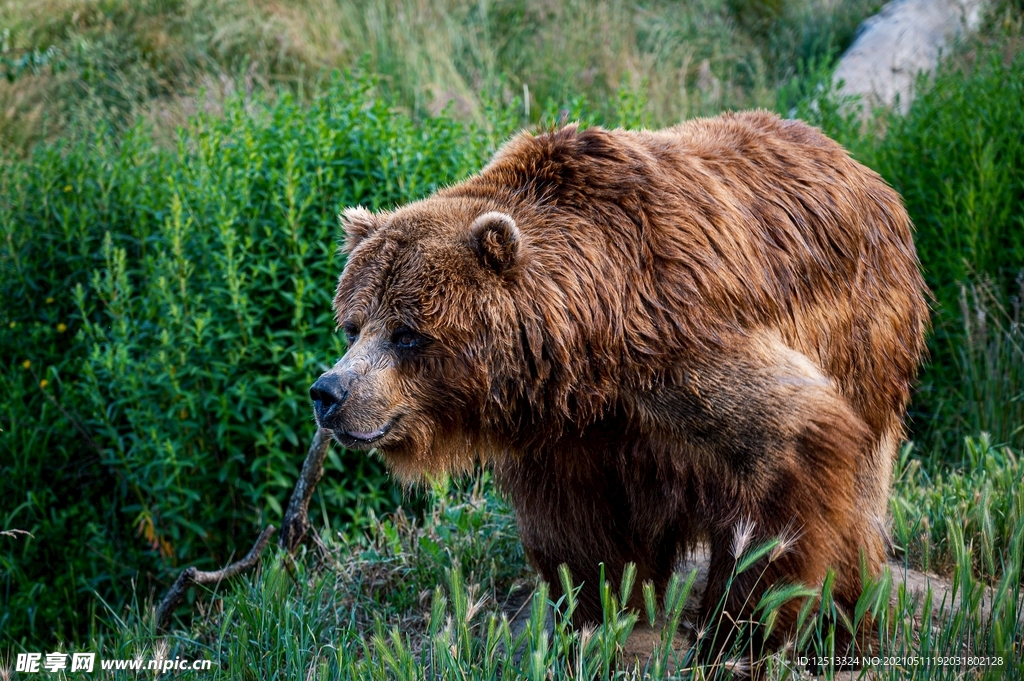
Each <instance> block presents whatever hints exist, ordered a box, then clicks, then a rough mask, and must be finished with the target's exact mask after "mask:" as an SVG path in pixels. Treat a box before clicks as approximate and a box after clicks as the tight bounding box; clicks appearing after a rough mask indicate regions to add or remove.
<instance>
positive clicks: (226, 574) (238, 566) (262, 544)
mask: <svg viewBox="0 0 1024 681" xmlns="http://www.w3.org/2000/svg"><path fill="white" fill-rule="evenodd" d="M275 529H276V528H275V527H274V526H273V525H269V526H268V527H267V528H266V529H265V530H263V532H261V533H260V536H259V539H257V540H256V543H255V544H254V545H253V547H252V549H250V550H249V553H248V554H246V556H245V558H243V559H242V560H239V561H236V562H234V563H231V564H230V565H228V566H227V567H225V568H222V569H220V570H215V571H213V572H204V571H202V570H197V569H196V568H195V566H192V567H189V568H186V569H185V571H184V572H182V573H181V574H180V575H178V578H177V579H176V580H174V584H173V585H171V588H170V590H169V591H168V592H167V595H166V596H164V599H163V600H162V601H160V605H159V606H158V607H157V609H156V628H157V630H158V631H166V630H167V625H169V624H170V620H171V615H172V614H173V613H174V609H175V608H177V607H178V604H179V603H180V602H181V599H182V598H184V597H185V594H186V593H188V590H189V589H190V588H192V586H193V585H195V584H217V583H219V582H222V581H224V580H225V579H231V578H232V577H234V576H235V575H237V574H238V573H240V572H245V571H247V570H251V569H252V568H254V567H255V566H256V563H258V562H259V560H260V554H261V553H263V549H264V548H266V546H267V542H268V541H270V537H271V535H273V534H274V531H275Z"/></svg>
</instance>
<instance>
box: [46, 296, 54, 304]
mask: <svg viewBox="0 0 1024 681" xmlns="http://www.w3.org/2000/svg"><path fill="white" fill-rule="evenodd" d="M46 304H47V305H53V296H50V297H49V298H47V299H46Z"/></svg>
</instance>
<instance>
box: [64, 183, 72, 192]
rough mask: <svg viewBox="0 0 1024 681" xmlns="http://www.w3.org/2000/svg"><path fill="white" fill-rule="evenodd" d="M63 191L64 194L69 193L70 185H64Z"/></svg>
mask: <svg viewBox="0 0 1024 681" xmlns="http://www.w3.org/2000/svg"><path fill="white" fill-rule="evenodd" d="M64 191H66V192H69V191H71V185H70V184H66V185H64Z"/></svg>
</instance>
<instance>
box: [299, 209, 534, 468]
mask: <svg viewBox="0 0 1024 681" xmlns="http://www.w3.org/2000/svg"><path fill="white" fill-rule="evenodd" d="M342 223H343V227H344V229H345V233H346V241H345V243H344V246H343V248H342V250H343V251H344V252H345V253H346V254H347V258H348V259H347V264H346V267H345V270H344V272H343V273H342V275H341V278H340V280H339V282H338V288H337V293H336V295H335V298H334V309H335V315H336V320H337V324H338V327H339V328H340V329H341V331H342V332H343V333H344V334H345V336H346V339H347V341H348V350H347V352H346V353H345V355H344V357H342V358H341V359H340V360H339V361H338V362H337V364H335V365H334V367H333V368H332V369H330V370H329V371H327V372H326V373H324V374H323V375H322V376H320V378H319V379H317V381H316V382H315V383H314V384H313V386H312V388H311V389H310V396H311V398H312V399H313V404H314V413H315V416H316V421H317V424H318V425H319V426H320V427H322V428H324V429H326V430H329V431H331V432H332V433H333V436H334V438H335V439H336V440H337V441H338V442H340V443H341V444H342V445H344V446H346V447H348V448H350V449H364V450H369V449H376V450H377V451H378V452H380V453H381V454H382V455H383V456H384V459H385V461H386V462H387V464H388V465H389V467H390V468H391V470H392V471H394V472H395V473H396V475H398V477H399V478H401V479H404V480H406V481H413V480H416V479H418V478H420V477H421V476H422V475H423V474H424V473H440V472H442V471H452V470H459V469H465V468H466V467H468V466H471V465H472V463H473V461H474V459H475V456H476V455H478V454H479V450H480V446H481V444H482V443H481V437H483V435H482V433H484V432H486V424H485V423H483V421H484V420H486V419H487V418H488V417H487V412H488V409H487V405H488V404H493V403H494V402H495V401H497V402H499V403H500V402H501V401H502V400H503V399H506V398H507V397H508V396H507V395H503V394H502V392H503V391H502V388H501V386H500V385H496V384H500V383H501V382H502V380H501V379H500V378H499V377H500V376H502V374H509V373H514V368H513V367H512V366H511V365H512V363H513V362H515V363H519V362H520V358H518V357H517V358H513V357H512V356H513V355H514V354H515V353H514V352H513V350H514V348H513V347H511V346H512V345H513V344H515V346H516V347H518V336H519V328H518V325H516V324H515V323H514V321H513V320H515V319H516V318H517V316H518V314H519V312H518V310H517V307H516V302H515V300H514V299H513V298H514V289H515V287H514V286H513V285H512V284H513V282H514V280H515V278H516V277H517V276H518V275H519V272H520V270H521V269H522V264H523V260H524V259H525V257H526V254H525V250H526V247H525V246H524V243H523V241H524V239H523V236H522V234H521V233H520V230H519V228H518V226H517V224H516V220H515V218H514V217H513V216H512V215H510V214H508V213H507V212H501V211H498V210H494V205H493V204H491V203H490V202H487V201H481V200H477V199H471V198H464V197H458V198H455V197H450V198H441V197H433V198H430V199H426V200H424V201H420V202H418V203H414V204H411V205H409V206H406V207H404V208H401V209H400V210H397V211H395V212H383V213H377V214H374V213H371V212H369V211H367V210H365V209H363V208H350V209H348V210H346V211H345V212H344V213H343V214H342ZM510 327H511V328H510Z"/></svg>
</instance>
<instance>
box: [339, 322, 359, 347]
mask: <svg viewBox="0 0 1024 681" xmlns="http://www.w3.org/2000/svg"><path fill="white" fill-rule="evenodd" d="M341 332H342V333H344V334H345V342H346V343H348V344H349V345H352V344H353V343H355V342H356V338H359V327H358V326H356V325H355V324H353V323H352V322H345V323H344V324H342V325H341Z"/></svg>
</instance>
